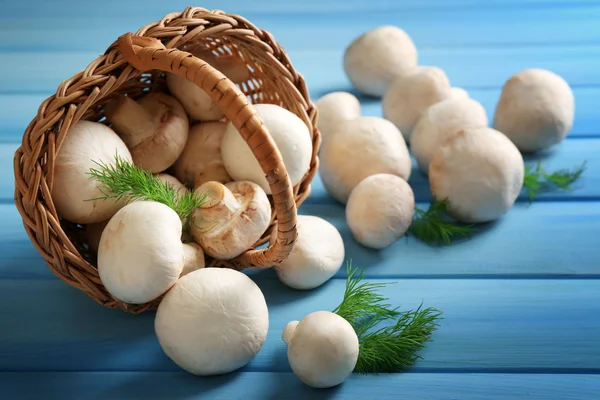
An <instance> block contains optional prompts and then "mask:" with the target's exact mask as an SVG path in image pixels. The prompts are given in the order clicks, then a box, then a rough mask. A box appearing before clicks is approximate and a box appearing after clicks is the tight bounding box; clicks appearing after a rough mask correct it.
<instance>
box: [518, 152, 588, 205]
mask: <svg viewBox="0 0 600 400" xmlns="http://www.w3.org/2000/svg"><path fill="white" fill-rule="evenodd" d="M586 164H587V162H585V161H584V162H583V164H582V165H581V166H580V167H575V168H573V169H566V168H565V169H559V170H557V171H554V172H552V173H549V172H547V171H546V170H544V168H543V167H542V161H541V160H539V161H538V163H537V165H536V166H535V167H533V166H530V165H528V166H526V167H525V178H524V179H523V187H524V188H525V189H526V190H527V195H528V196H529V202H530V203H532V202H533V200H535V198H536V196H537V195H539V194H541V193H543V192H545V191H549V190H552V189H556V188H558V189H563V190H568V189H569V188H570V186H571V185H572V184H573V183H574V182H575V181H576V180H578V179H579V178H580V177H581V174H583V172H584V171H585V170H586Z"/></svg>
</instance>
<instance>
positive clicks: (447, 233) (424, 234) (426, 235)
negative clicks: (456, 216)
mask: <svg viewBox="0 0 600 400" xmlns="http://www.w3.org/2000/svg"><path fill="white" fill-rule="evenodd" d="M448 206H449V202H448V201H447V200H436V199H434V200H432V201H431V203H430V204H429V208H428V209H427V210H423V209H421V208H419V207H417V206H415V215H414V217H413V221H412V223H411V225H410V228H409V229H408V234H409V235H412V236H414V237H415V238H417V239H419V240H421V241H423V242H425V243H427V244H445V245H449V244H451V243H452V242H453V241H454V240H456V239H459V238H468V237H469V236H470V235H472V234H473V233H475V232H476V231H477V228H476V227H475V225H473V224H462V223H459V222H458V221H455V220H452V219H450V218H449V217H448Z"/></svg>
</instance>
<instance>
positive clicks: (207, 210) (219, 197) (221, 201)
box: [192, 181, 240, 232]
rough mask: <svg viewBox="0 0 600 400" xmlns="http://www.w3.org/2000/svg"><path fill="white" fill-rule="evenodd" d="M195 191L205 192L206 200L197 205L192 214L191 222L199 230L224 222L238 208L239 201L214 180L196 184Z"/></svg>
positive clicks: (208, 228) (209, 228) (211, 227)
mask: <svg viewBox="0 0 600 400" xmlns="http://www.w3.org/2000/svg"><path fill="white" fill-rule="evenodd" d="M195 191H196V192H197V193H205V194H206V201H205V202H204V204H203V205H201V206H200V207H198V208H197V209H196V210H195V211H194V214H193V216H192V218H193V224H194V226H195V228H196V229H198V230H199V231H201V232H203V231H209V230H211V229H213V228H214V227H215V226H217V225H218V224H220V223H224V222H226V221H227V219H228V218H229V217H230V216H231V215H233V214H234V213H235V212H236V211H237V210H238V209H239V208H240V203H239V202H238V200H237V199H236V198H235V196H234V194H233V193H232V192H231V190H229V189H228V188H227V187H226V186H225V185H222V184H221V183H219V182H216V181H210V182H206V183H204V184H202V185H200V186H198V187H197V188H196V190H195Z"/></svg>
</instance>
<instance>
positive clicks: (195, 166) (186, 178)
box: [173, 121, 231, 189]
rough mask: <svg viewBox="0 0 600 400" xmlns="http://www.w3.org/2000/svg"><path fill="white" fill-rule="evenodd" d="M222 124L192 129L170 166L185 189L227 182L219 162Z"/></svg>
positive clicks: (210, 123)
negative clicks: (207, 183) (210, 182)
mask: <svg viewBox="0 0 600 400" xmlns="http://www.w3.org/2000/svg"><path fill="white" fill-rule="evenodd" d="M226 127H227V124H226V123H225V122H219V121H217V122H201V123H196V124H194V125H192V127H191V128H190V133H189V135H188V139H187V143H186V145H185V148H184V149H183V152H182V153H181V155H180V156H179V158H178V159H177V161H175V164H173V173H174V174H175V176H176V177H177V178H178V179H179V180H180V181H181V182H183V183H184V184H185V185H186V186H187V187H188V188H190V189H194V188H196V187H198V186H200V185H202V184H203V183H205V182H208V181H216V182H220V183H227V182H231V177H230V176H229V174H228V173H227V170H226V169H225V166H224V165H223V159H222V158H221V142H222V141H223V135H224V134H225V128H226Z"/></svg>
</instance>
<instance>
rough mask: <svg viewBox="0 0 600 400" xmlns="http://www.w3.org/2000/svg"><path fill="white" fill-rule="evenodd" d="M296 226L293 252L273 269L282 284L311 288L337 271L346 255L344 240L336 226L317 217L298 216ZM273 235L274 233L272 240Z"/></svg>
mask: <svg viewBox="0 0 600 400" xmlns="http://www.w3.org/2000/svg"><path fill="white" fill-rule="evenodd" d="M296 227H297V229H298V241H297V242H296V244H295V245H294V248H293V250H292V252H291V253H290V254H289V255H288V257H287V258H286V259H285V260H283V262H282V263H281V264H279V265H276V266H274V267H273V268H274V269H275V272H276V274H277V277H278V278H279V280H280V281H281V282H283V283H284V284H285V285H287V286H289V287H291V288H294V289H300V290H307V289H314V288H316V287H318V286H321V285H322V284H323V283H325V282H327V281H328V280H329V279H331V277H333V276H334V275H335V274H336V273H337V272H338V271H339V269H340V267H341V266H342V264H343V262H344V256H345V250H344V240H343V239H342V235H340V232H339V231H338V230H337V228H336V227H335V226H333V225H332V224H331V223H329V222H328V221H325V220H324V219H322V218H319V217H316V216H312V215H298V217H297V225H296ZM276 235H277V231H276V230H274V231H273V233H272V236H271V240H272V241H273V240H274V239H275V237H276Z"/></svg>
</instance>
